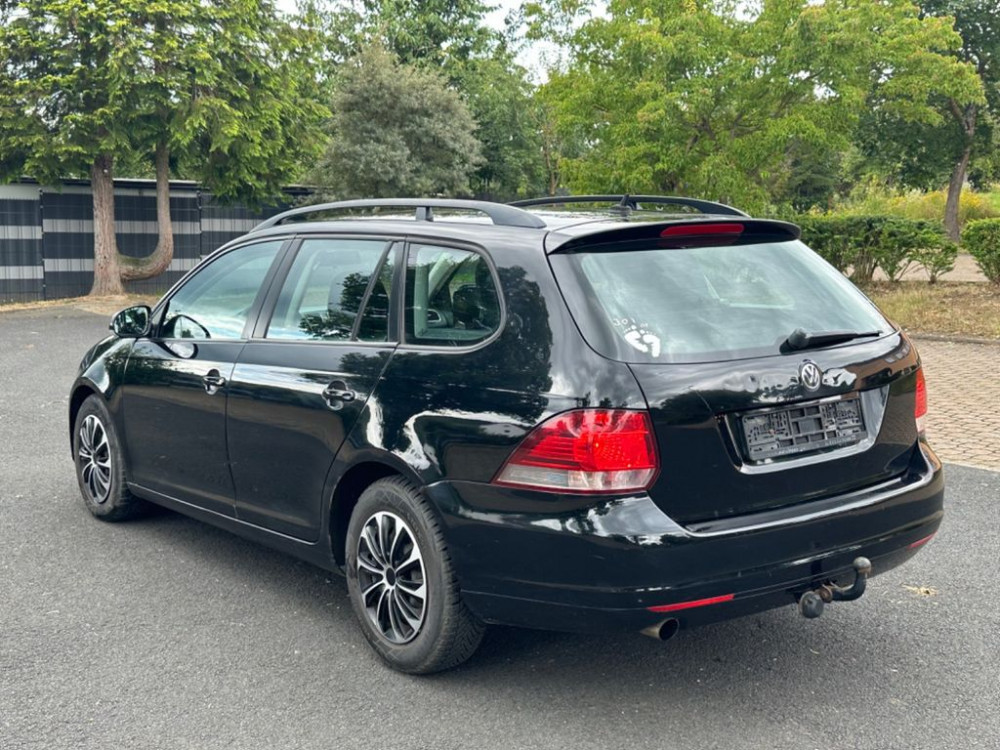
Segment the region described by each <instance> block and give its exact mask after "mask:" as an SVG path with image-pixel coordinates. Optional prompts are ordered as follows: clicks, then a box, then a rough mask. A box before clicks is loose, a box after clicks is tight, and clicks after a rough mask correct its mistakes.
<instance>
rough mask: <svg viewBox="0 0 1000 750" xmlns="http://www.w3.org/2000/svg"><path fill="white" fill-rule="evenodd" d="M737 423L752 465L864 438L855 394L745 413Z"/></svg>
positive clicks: (863, 422) (860, 411)
mask: <svg viewBox="0 0 1000 750" xmlns="http://www.w3.org/2000/svg"><path fill="white" fill-rule="evenodd" d="M739 421H740V428H741V430H742V433H743V441H744V446H745V448H746V454H747V455H746V457H747V459H748V460H749V461H751V462H752V463H761V462H765V461H770V460H773V459H776V458H787V457H790V456H797V455H801V454H804V453H814V452H819V451H825V450H831V449H834V448H841V447H844V446H848V445H854V444H856V443H859V442H861V441H862V440H863V439H864V438H865V437H866V435H867V431H866V429H865V420H864V411H863V410H862V408H861V399H860V398H858V397H857V396H856V395H855V396H850V397H847V398H841V399H835V400H823V401H812V402H809V403H800V404H792V405H790V406H784V407H780V408H776V409H766V410H759V411H753V412H748V413H746V414H743V415H741V416H740V420H739Z"/></svg>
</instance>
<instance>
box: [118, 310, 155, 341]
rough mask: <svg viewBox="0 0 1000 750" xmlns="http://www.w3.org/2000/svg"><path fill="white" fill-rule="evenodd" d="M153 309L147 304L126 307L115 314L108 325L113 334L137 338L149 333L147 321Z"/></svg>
mask: <svg viewBox="0 0 1000 750" xmlns="http://www.w3.org/2000/svg"><path fill="white" fill-rule="evenodd" d="M152 314H153V311H152V310H150V309H149V305H136V306H135V307H126V308H125V309H124V310H121V311H120V312H118V313H116V314H115V317H113V318H112V319H111V325H110V326H108V327H109V328H110V329H111V330H112V331H114V333H115V336H118V337H120V338H123V339H137V338H140V337H142V336H146V335H148V334H149V321H150V318H151V316H152Z"/></svg>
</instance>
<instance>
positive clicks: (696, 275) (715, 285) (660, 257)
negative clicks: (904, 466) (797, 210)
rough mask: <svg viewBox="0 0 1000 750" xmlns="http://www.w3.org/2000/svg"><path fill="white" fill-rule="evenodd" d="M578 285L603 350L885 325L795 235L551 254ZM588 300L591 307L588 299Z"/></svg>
mask: <svg viewBox="0 0 1000 750" xmlns="http://www.w3.org/2000/svg"><path fill="white" fill-rule="evenodd" d="M551 259H552V264H553V268H555V270H556V273H557V275H558V276H559V279H560V283H562V282H563V281H564V280H566V281H570V282H573V283H577V284H579V285H580V286H581V288H582V289H581V291H582V294H580V295H571V298H574V297H578V298H579V300H578V301H577V302H574V303H573V306H574V307H578V308H579V309H574V310H573V313H574V317H576V318H577V322H578V323H579V324H580V327H581V329H582V330H583V332H584V335H585V336H586V337H587V339H588V341H589V342H590V343H591V345H592V346H594V347H595V348H596V349H598V351H601V352H602V353H603V354H605V355H606V356H611V357H615V358H617V359H623V360H625V361H629V362H699V361H712V360H721V359H736V358H739V357H751V356H761V355H766V354H777V353H778V352H779V347H780V346H781V344H782V342H783V341H785V339H786V338H787V337H788V336H789V334H791V333H792V331H794V330H795V329H796V328H803V329H805V330H806V331H810V332H819V331H834V330H847V331H858V332H870V331H877V332H881V333H888V332H889V331H890V330H891V327H890V326H889V324H888V322H887V321H886V320H885V318H883V317H882V316H881V315H880V314H879V312H878V310H877V309H876V308H875V306H874V305H872V304H871V302H869V301H868V300H867V299H866V298H865V297H864V295H862V294H861V292H859V291H858V290H857V289H856V288H855V287H854V285H853V284H851V283H850V282H849V281H848V280H847V279H846V278H844V276H843V275H842V274H841V273H839V272H838V271H837V270H836V269H834V268H833V267H832V266H830V265H829V264H827V263H826V262H825V261H824V260H822V259H821V258H820V257H819V256H818V255H816V254H815V253H813V252H812V251H811V250H809V249H808V248H807V247H806V246H805V245H803V244H802V243H801V242H798V241H795V242H775V243H764V244H758V245H734V246H727V247H701V248H685V249H650V250H634V251H616V252H581V253H576V254H572V255H569V254H568V255H558V254H557V255H553V256H552V258H551ZM588 304H589V307H587V305H588Z"/></svg>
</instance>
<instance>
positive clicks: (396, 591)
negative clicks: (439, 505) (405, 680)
mask: <svg viewBox="0 0 1000 750" xmlns="http://www.w3.org/2000/svg"><path fill="white" fill-rule="evenodd" d="M345 557H346V562H347V589H348V592H349V594H350V597H351V605H352V607H353V608H354V613H355V615H356V616H357V618H358V622H359V623H360V625H361V630H362V632H363V633H364V635H365V638H366V639H367V640H368V643H369V644H371V646H372V648H373V649H375V651H376V653H378V655H379V656H381V657H382V659H383V660H385V661H386V662H387V663H388V664H389V666H391V667H393V668H394V669H397V670H399V671H401V672H407V673H409V674H430V673H432V672H440V671H442V670H445V669H450V668H451V667H454V666H457V665H459V664H461V663H462V662H464V661H465V660H466V659H468V658H469V657H470V656H472V654H473V653H474V652H475V650H476V648H478V646H479V643H480V641H481V640H482V638H483V632H484V630H485V628H484V626H483V624H482V623H481V622H480V621H479V620H477V619H476V618H475V616H473V614H472V613H471V612H469V610H468V609H467V608H466V606H465V604H464V603H463V602H462V599H461V596H460V593H459V587H458V581H457V580H456V578H455V574H454V570H453V569H452V565H451V559H450V557H449V556H448V550H447V546H446V545H445V541H444V535H443V533H442V531H441V526H440V524H439V522H438V521H437V519H436V518H435V517H434V515H433V513H432V512H431V510H430V508H429V507H428V506H427V504H426V502H425V501H424V500H423V498H421V496H420V493H419V491H418V490H417V488H416V487H414V486H413V485H412V484H410V483H409V482H407V481H406V480H405V479H403V478H401V477H389V478H385V479H380V480H378V481H377V482H374V483H373V484H372V485H371V486H370V487H368V489H366V490H365V491H364V492H363V493H362V494H361V497H360V498H359V500H358V504H357V505H356V506H355V508H354V512H353V513H352V515H351V521H350V524H349V525H348V527H347V549H346V554H345Z"/></svg>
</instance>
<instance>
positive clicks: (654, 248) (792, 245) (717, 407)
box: [549, 219, 918, 524]
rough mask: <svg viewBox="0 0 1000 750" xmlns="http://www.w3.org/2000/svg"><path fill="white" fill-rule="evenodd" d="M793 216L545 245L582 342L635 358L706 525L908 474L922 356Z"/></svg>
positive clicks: (656, 493) (632, 229) (682, 496)
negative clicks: (804, 238) (789, 220)
mask: <svg viewBox="0 0 1000 750" xmlns="http://www.w3.org/2000/svg"><path fill="white" fill-rule="evenodd" d="M797 237H798V231H797V229H796V228H795V227H793V226H792V225H788V224H784V223H781V222H767V221H758V220H750V219H747V220H742V219H741V220H739V221H710V220H703V221H689V222H683V223H681V224H677V223H674V224H642V225H635V224H632V225H629V226H627V227H624V228H606V227H605V228H603V229H600V230H599V231H597V232H595V233H592V234H578V235H577V236H571V237H568V238H563V241H562V242H559V238H556V239H555V241H552V242H550V245H549V249H550V251H551V252H550V256H549V258H550V262H551V264H552V267H553V270H554V272H555V274H556V277H557V278H558V280H559V284H560V287H561V288H562V290H563V293H564V296H565V298H566V301H567V304H568V305H569V307H570V310H571V312H572V314H573V316H574V318H575V320H576V321H577V324H578V326H579V327H580V329H581V331H582V333H583V335H584V337H585V338H586V339H587V341H588V343H590V345H591V346H592V347H593V348H594V349H596V350H597V351H598V352H600V353H601V354H603V355H604V356H607V357H610V358H613V359H616V360H620V361H624V362H627V363H629V365H630V368H631V369H632V371H633V373H634V374H635V377H636V379H637V380H638V382H639V384H640V386H641V387H642V390H643V392H644V394H645V397H646V400H647V402H648V405H649V410H650V413H651V416H652V420H653V426H654V429H655V431H656V440H657V447H658V451H659V462H660V473H659V475H658V478H657V480H656V483H655V484H654V485H653V487H651V488H650V495H651V496H652V498H653V500H654V501H655V502H656V503H657V504H658V505H659V506H660V507H661V508H662V509H663V510H664V511H665V512H666V513H668V515H670V516H671V517H672V518H674V519H675V520H677V521H678V522H681V523H688V524H690V523H697V522H700V521H707V520H712V519H717V518H727V517H732V516H739V515H744V514H749V513H754V512H758V511H764V510H770V509H775V508H781V507H785V506H790V505H794V504H800V503H808V502H810V501H812V500H816V499H819V498H826V497H830V496H834V495H838V494H843V493H847V492H851V491H853V490H857V489H860V488H862V487H870V486H872V485H876V484H878V483H880V482H884V481H888V480H890V479H892V478H893V477H896V476H899V475H900V474H902V473H904V472H905V471H906V470H907V468H908V466H909V464H910V461H911V458H912V456H913V451H914V449H915V446H916V440H917V433H916V425H915V422H914V400H915V395H914V393H915V388H916V369H917V366H918V361H917V356H916V353H915V351H914V350H913V349H912V347H911V345H910V344H909V342H908V341H907V340H906V338H905V337H904V336H903V335H902V334H900V333H899V332H898V331H896V330H895V329H894V328H893V326H892V325H891V324H890V323H889V322H888V321H887V320H886V319H885V318H884V317H883V316H882V315H881V314H880V313H879V311H878V310H877V309H876V308H875V306H874V305H873V304H872V303H871V302H870V301H869V300H868V299H867V298H866V297H865V296H864V295H863V294H861V292H859V291H858V290H857V289H856V288H855V287H854V286H853V285H852V284H851V283H850V282H849V281H847V279H845V278H844V276H843V275H842V274H840V273H839V272H838V271H837V270H836V269H834V268H833V267H831V266H830V265H828V264H827V263H826V262H825V261H823V260H822V259H821V258H820V257H819V256H817V255H816V254H815V253H813V252H812V251H811V250H809V249H808V248H807V247H806V246H805V245H804V244H802V243H801V242H800V241H798V239H797Z"/></svg>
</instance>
